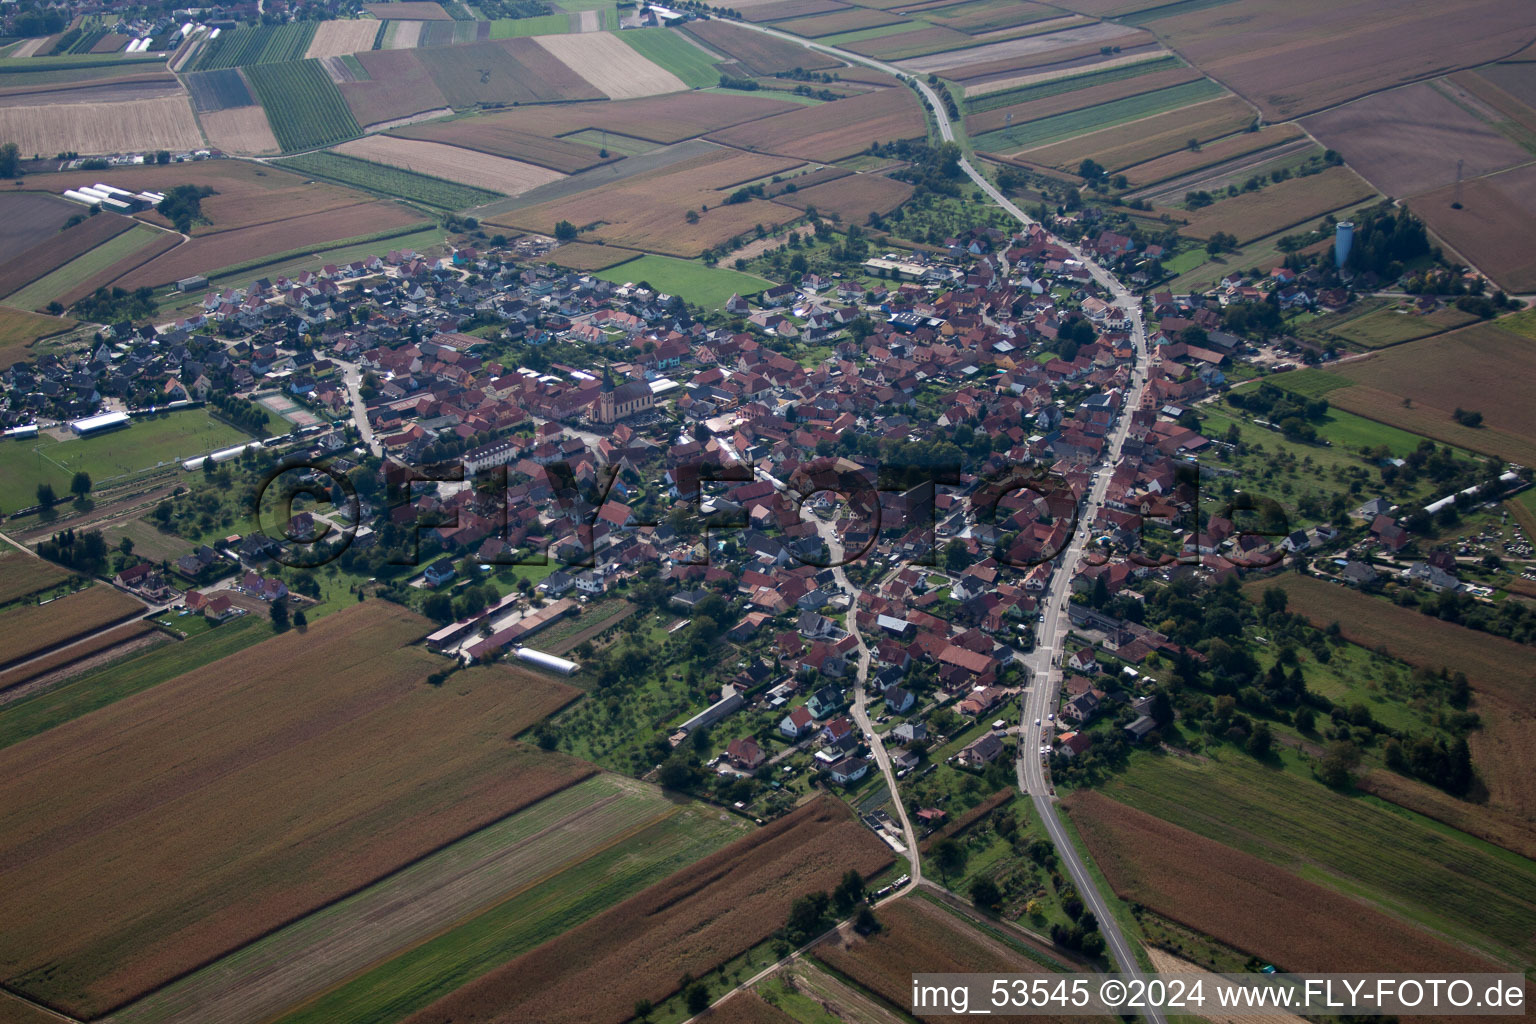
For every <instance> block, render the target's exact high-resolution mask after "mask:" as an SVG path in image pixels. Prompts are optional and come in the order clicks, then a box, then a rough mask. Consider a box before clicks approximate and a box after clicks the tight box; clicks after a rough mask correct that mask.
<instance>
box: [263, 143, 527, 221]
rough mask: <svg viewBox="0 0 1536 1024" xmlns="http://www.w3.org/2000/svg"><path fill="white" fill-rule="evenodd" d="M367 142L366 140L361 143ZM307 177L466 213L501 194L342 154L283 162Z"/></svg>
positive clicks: (311, 156)
mask: <svg viewBox="0 0 1536 1024" xmlns="http://www.w3.org/2000/svg"><path fill="white" fill-rule="evenodd" d="M358 141H360V142H361V141H365V140H361V139H360V140H358ZM280 166H283V167H289V168H292V169H294V170H296V171H300V172H302V173H304V174H312V175H314V176H316V177H320V178H327V179H329V180H331V181H338V182H341V183H342V184H344V185H352V186H355V187H357V188H366V189H370V190H372V191H375V192H382V193H383V194H385V195H388V196H393V197H394V198H396V199H405V200H407V201H410V202H415V203H421V204H422V205H424V206H431V207H435V208H437V209H439V210H463V209H466V208H468V207H471V206H476V205H478V204H480V203H485V202H489V201H490V200H492V199H495V198H496V196H497V193H495V192H487V191H485V190H483V189H477V188H471V187H468V186H466V185H460V184H458V183H456V182H452V181H447V180H445V179H443V178H437V177H432V176H429V175H426V174H417V173H415V172H414V171H409V170H401V169H400V168H398V167H390V166H386V165H384V164H382V163H376V162H373V161H371V160H364V159H357V158H354V157H351V156H345V155H342V154H341V152H332V153H306V154H304V155H303V156H296V157H290V158H289V159H287V160H283V161H280Z"/></svg>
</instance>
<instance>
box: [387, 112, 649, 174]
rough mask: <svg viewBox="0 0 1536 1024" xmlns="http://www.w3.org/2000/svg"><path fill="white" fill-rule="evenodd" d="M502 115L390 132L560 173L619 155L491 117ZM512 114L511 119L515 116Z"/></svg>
mask: <svg viewBox="0 0 1536 1024" xmlns="http://www.w3.org/2000/svg"><path fill="white" fill-rule="evenodd" d="M502 116H504V115H499V114H497V115H490V116H487V117H475V118H464V119H460V120H457V121H445V122H443V123H440V124H420V125H408V126H406V127H404V128H395V129H392V130H391V131H390V134H391V135H392V136H395V137H397V138H401V139H420V140H422V141H424V142H432V143H441V144H443V145H447V146H452V147H456V148H462V149H464V150H468V151H473V152H475V153H477V154H489V155H491V156H498V157H507V158H509V159H514V160H518V161H521V162H523V163H525V164H534V165H536V166H538V167H547V168H549V169H550V170H552V171H559V172H560V173H562V174H575V173H576V172H577V171H583V170H586V169H587V168H588V167H596V166H597V165H598V164H602V163H609V162H611V161H614V160H618V159H620V156H618V155H615V154H614V153H613V148H616V147H612V148H610V149H609V156H608V159H607V160H604V159H603V157H602V156H601V155H600V154H601V152H602V150H601V149H600V148H598V147H596V146H586V145H582V144H581V143H580V142H571V141H569V140H567V139H552V138H548V137H547V136H543V135H536V134H534V133H532V132H525V131H519V130H517V129H516V128H509V127H504V126H503V125H502V123H500V122H497V121H496V120H494V119H495V118H498V117H502ZM512 117H513V120H514V121H515V119H516V116H515V115H512Z"/></svg>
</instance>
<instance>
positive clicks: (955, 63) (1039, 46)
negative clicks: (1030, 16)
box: [901, 22, 1139, 75]
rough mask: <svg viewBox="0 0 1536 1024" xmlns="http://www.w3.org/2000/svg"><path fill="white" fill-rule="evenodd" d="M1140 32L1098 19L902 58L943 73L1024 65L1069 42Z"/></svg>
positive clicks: (1111, 39)
mask: <svg viewBox="0 0 1536 1024" xmlns="http://www.w3.org/2000/svg"><path fill="white" fill-rule="evenodd" d="M1136 35H1139V30H1138V29H1134V28H1128V27H1127V26H1124V25H1114V24H1110V23H1109V22H1096V23H1094V24H1092V25H1081V26H1079V27H1077V28H1069V29H1063V30H1062V31H1060V32H1049V33H1046V34H1045V35H1039V36H1028V37H1026V38H1024V39H1009V40H1006V41H1004V42H1000V43H988V44H986V45H984V46H974V47H971V48H970V49H966V50H955V51H953V52H950V53H935V54H933V55H931V56H927V57H915V58H913V59H911V60H904V61H902V62H901V66H902V68H904V69H905V70H907V71H911V72H913V73H915V74H922V75H926V74H930V73H933V72H939V73H943V72H946V71H949V70H950V69H952V68H959V67H963V66H965V65H973V64H986V63H991V62H992V61H998V60H1012V61H1018V62H1019V64H1020V65H1024V66H1027V64H1028V58H1030V57H1034V56H1037V55H1039V54H1043V53H1049V52H1050V51H1052V50H1057V49H1060V48H1062V47H1067V46H1081V45H1085V44H1089V43H1092V44H1094V45H1097V46H1115V45H1124V40H1125V39H1127V38H1128V37H1131V36H1136Z"/></svg>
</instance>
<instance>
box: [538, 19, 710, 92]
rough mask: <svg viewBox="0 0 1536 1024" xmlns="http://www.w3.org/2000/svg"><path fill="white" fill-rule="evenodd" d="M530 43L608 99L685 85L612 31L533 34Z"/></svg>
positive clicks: (680, 88) (684, 87)
mask: <svg viewBox="0 0 1536 1024" xmlns="http://www.w3.org/2000/svg"><path fill="white" fill-rule="evenodd" d="M534 43H535V44H536V45H538V46H542V47H543V48H544V49H545V50H548V51H549V53H550V54H551V55H553V56H554V57H555V59H557V60H559V61H560V62H561V63H563V64H564V65H565V66H566V67H568V68H570V69H571V71H573V72H575V73H576V74H577V75H580V76H581V77H582V78H583V79H585V80H586V81H588V82H590V83H591V84H592V87H593V88H595V89H597V90H598V91H599V92H601V93H602V94H603V95H605V96H607V97H608V98H609V99H614V100H634V99H640V98H641V97H643V96H656V95H659V94H661V93H668V92H682V91H683V90H685V89H687V88H688V86H687V85H685V84H684V83H683V80H682V79H681V78H678V77H677V76H676V75H674V74H673V73H672V72H670V71H667V70H666V69H664V68H661V67H658V66H657V65H655V64H652V63H651V62H650V61H648V60H646V59H645V58H644V57H642V56H641V55H640V52H639V51H638V50H636V49H635V48H634V47H632V46H629V45H627V44H625V43H624V42H623V40H621V39H620V38H619V37H618V36H616V35H614V34H613V33H612V32H581V33H577V34H575V35H564V36H537V37H535V38H534ZM569 98H570V99H580V98H582V97H576V96H572V97H569Z"/></svg>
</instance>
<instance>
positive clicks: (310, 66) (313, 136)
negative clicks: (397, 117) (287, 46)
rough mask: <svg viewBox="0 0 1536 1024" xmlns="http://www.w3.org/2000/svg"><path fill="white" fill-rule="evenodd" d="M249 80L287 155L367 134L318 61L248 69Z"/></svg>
mask: <svg viewBox="0 0 1536 1024" xmlns="http://www.w3.org/2000/svg"><path fill="white" fill-rule="evenodd" d="M245 77H246V81H248V82H250V84H251V91H252V92H254V93H255V94H256V98H257V99H258V100H259V101H261V105H262V106H263V107H264V108H266V111H267V120H268V121H270V122H271V123H272V134H273V135H275V136H276V137H277V141H278V144H279V145H281V146H282V147H283V152H285V153H291V152H294V151H296V150H301V149H318V148H320V147H322V146H329V145H331V144H333V143H337V142H341V141H343V140H345V139H351V138H355V137H356V136H358V135H361V134H362V133H363V130H362V129H361V128H359V127H358V125H357V121H356V120H355V119H353V117H352V111H351V110H349V109H348V108H347V103H346V101H345V100H344V99H342V97H341V91H340V90H339V89H337V88H336V85H335V83H333V82H332V81H331V79H330V76H329V75H327V74H326V73H325V69H324V68H322V67H321V66H320V62H319V61H317V60H295V61H288V62H287V63H284V64H253V65H251V66H250V67H248V68H246V69H245Z"/></svg>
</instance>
